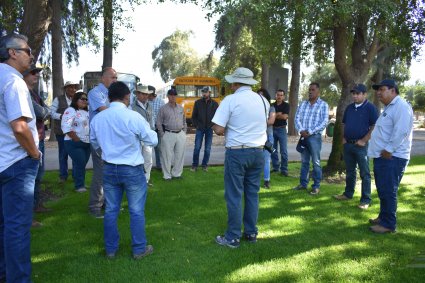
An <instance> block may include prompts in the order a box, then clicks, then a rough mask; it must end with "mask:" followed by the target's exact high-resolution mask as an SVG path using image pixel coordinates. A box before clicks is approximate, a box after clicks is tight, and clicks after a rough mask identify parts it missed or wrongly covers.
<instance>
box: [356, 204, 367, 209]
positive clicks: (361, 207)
mask: <svg viewBox="0 0 425 283" xmlns="http://www.w3.org/2000/svg"><path fill="white" fill-rule="evenodd" d="M357 207H358V208H360V209H362V210H366V209H368V208H369V204H368V203H361V204H359V205H358V206H357Z"/></svg>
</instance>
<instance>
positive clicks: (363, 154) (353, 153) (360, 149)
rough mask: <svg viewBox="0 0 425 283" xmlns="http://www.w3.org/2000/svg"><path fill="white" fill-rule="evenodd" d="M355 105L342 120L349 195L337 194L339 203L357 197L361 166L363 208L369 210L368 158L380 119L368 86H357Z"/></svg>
mask: <svg viewBox="0 0 425 283" xmlns="http://www.w3.org/2000/svg"><path fill="white" fill-rule="evenodd" d="M351 95H352V98H353V103H352V104H350V105H348V106H347V108H346V109H345V112H344V116H343V118H342V132H343V133H344V135H343V139H342V143H343V146H344V161H345V167H346V177H345V192H344V193H343V194H341V195H335V196H334V198H335V199H337V200H349V199H352V198H353V195H354V189H355V187H356V175H357V172H356V166H357V165H358V166H359V170H360V178H361V179H362V196H361V198H360V204H359V206H358V207H359V208H360V209H367V208H368V207H369V205H370V201H371V199H370V193H371V188H370V187H371V185H370V179H371V178H370V170H369V158H368V157H367V148H368V141H369V140H370V135H371V133H372V130H373V128H374V126H375V122H376V120H377V119H378V110H377V109H376V107H375V106H374V105H373V104H372V103H370V102H369V101H368V100H367V99H366V98H367V90H366V86H365V85H364V84H356V85H355V86H354V88H353V89H352V90H351Z"/></svg>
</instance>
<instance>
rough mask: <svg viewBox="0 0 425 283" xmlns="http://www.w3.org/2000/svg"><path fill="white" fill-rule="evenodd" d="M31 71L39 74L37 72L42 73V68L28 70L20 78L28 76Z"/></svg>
mask: <svg viewBox="0 0 425 283" xmlns="http://www.w3.org/2000/svg"><path fill="white" fill-rule="evenodd" d="M33 71H36V72H38V73H39V72H41V71H43V69H42V68H34V69H28V70H26V71H25V72H23V73H22V76H24V77H25V76H26V75H28V74H29V73H31V72H33Z"/></svg>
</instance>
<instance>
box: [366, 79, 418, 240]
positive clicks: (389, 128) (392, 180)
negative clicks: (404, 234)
mask: <svg viewBox="0 0 425 283" xmlns="http://www.w3.org/2000/svg"><path fill="white" fill-rule="evenodd" d="M372 87H373V89H374V90H376V91H377V92H376V94H377V96H378V99H379V100H380V101H381V102H382V103H383V104H384V105H385V107H384V111H383V112H382V113H381V115H380V116H379V118H378V120H377V121H376V124H375V128H374V129H373V132H372V136H371V138H370V141H369V148H368V151H367V155H368V156H369V157H370V158H373V173H374V175H375V185H376V189H377V191H378V196H379V200H380V210H379V215H378V217H377V218H375V219H370V220H369V222H370V223H371V224H372V226H371V227H370V230H371V231H372V232H374V233H381V234H382V233H388V232H395V230H396V212H397V191H398V187H399V185H400V182H401V178H402V177H403V174H404V170H405V169H406V167H407V163H408V162H409V159H410V151H411V149H412V137H413V110H412V106H410V104H409V103H407V102H406V100H404V99H403V98H401V97H400V96H399V91H398V86H397V84H396V82H395V81H394V80H391V79H385V80H383V81H382V82H380V83H379V84H376V85H373V86H372Z"/></svg>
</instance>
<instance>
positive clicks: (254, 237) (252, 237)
mask: <svg viewBox="0 0 425 283" xmlns="http://www.w3.org/2000/svg"><path fill="white" fill-rule="evenodd" d="M244 238H245V240H247V241H248V242H250V243H256V242H257V234H249V235H248V234H244Z"/></svg>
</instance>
